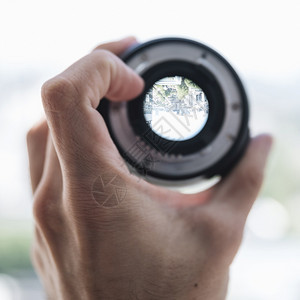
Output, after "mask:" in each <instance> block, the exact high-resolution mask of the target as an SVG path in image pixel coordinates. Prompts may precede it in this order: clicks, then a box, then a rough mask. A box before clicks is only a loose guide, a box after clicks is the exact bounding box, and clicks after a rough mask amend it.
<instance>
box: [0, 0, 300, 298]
mask: <svg viewBox="0 0 300 300" xmlns="http://www.w3.org/2000/svg"><path fill="white" fill-rule="evenodd" d="M299 15H300V2H299V0H285V1H278V0H272V1H271V0H251V1H248V0H245V1H238V0H228V1H216V0H209V1H207V0H206V1H202V0H199V1H190V0H185V1H174V0H173V1H170V0H159V1H157V0H152V1H143V0H139V1H137V0H136V1H134V0H128V1H126V0H123V1H110V0H106V1H105V0H102V1H92V0H85V1H76V0H73V1H62V0H52V1H42V0H39V1H38V0H26V1H22V0H9V1H8V0H1V1H0V145H1V147H0V162H1V163H0V299H1V300H21V299H22V300H23V299H26V300H27V299H30V300H31V299H44V296H43V292H42V287H41V285H40V283H39V281H38V279H37V277H36V275H35V273H34V271H33V269H32V266H31V263H30V258H29V250H30V241H31V238H32V227H33V219H32V213H31V205H32V197H31V191H30V183H29V175H28V174H29V173H28V160H27V154H26V139H25V136H26V132H27V130H28V129H29V128H30V126H31V125H32V124H33V123H35V122H36V121H37V120H39V119H40V118H41V117H42V116H43V110H42V106H41V101H40V87H41V85H42V83H43V82H44V81H46V80H47V79H48V78H50V77H52V76H54V75H56V74H57V73H58V72H60V71H62V70H63V69H65V68H66V67H67V66H68V65H70V64H71V63H72V62H74V61H75V60H77V59H79V58H80V57H81V56H83V55H85V54H87V53H88V52H89V51H91V50H92V49H93V48H94V47H95V46H96V45H97V44H98V43H100V42H105V41H109V40H114V39H119V38H122V37H124V36H127V35H135V36H136V37H137V38H138V39H139V40H140V41H141V42H143V41H146V40H149V39H152V38H157V37H166V36H180V37H187V38H192V39H196V40H198V41H200V42H204V43H206V44H208V45H209V46H211V47H212V48H214V49H216V50H218V51H219V52H220V53H222V54H223V55H224V56H225V57H226V58H227V59H228V60H229V61H230V62H231V63H232V65H233V66H234V67H235V68H236V69H237V71H238V73H239V74H240V75H241V77H242V79H243V81H244V83H245V86H246V88H247V91H248V94H249V98H250V106H251V132H252V134H253V135H255V134H257V133H260V132H270V133H272V134H273V136H274V137H275V145H274V148H273V152H272V156H271V158H270V161H269V165H268V170H267V174H266V180H265V183H264V186H263V189H262V191H261V193H260V195H259V197H258V199H257V201H256V203H255V205H254V207H253V210H252V212H251V214H250V216H249V219H248V222H247V227H246V231H245V238H244V241H243V244H242V247H241V249H240V251H239V254H238V255H237V257H236V259H235V261H234V263H233V265H232V268H231V281H230V287H229V294H228V297H227V299H228V300H240V299H243V300H282V299H284V300H299V299H300V238H299V237H300V184H299V179H300V178H299V175H300V159H299V156H300V139H299V134H300V55H299V53H300V41H299V32H300V18H299Z"/></svg>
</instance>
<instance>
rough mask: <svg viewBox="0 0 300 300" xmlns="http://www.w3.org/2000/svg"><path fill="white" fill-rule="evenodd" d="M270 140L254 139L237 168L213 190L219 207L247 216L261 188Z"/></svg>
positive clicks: (260, 137) (268, 137)
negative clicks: (222, 206)
mask: <svg viewBox="0 0 300 300" xmlns="http://www.w3.org/2000/svg"><path fill="white" fill-rule="evenodd" d="M271 145H272V138H271V137H270V136H268V135H261V136H258V137H256V138H254V139H253V140H252V141H251V143H250V145H249V147H248V150H247V152H246V153H245V155H244V157H243V159H242V160H241V162H240V163H239V164H238V166H237V167H236V168H235V169H234V170H233V171H232V173H230V174H229V176H228V177H227V178H225V179H224V180H223V181H221V183H220V184H219V185H218V186H217V187H216V189H215V197H216V199H217V201H218V202H219V205H220V204H221V205H224V207H227V208H228V209H229V210H231V211H232V212H233V213H238V214H241V215H243V216H247V215H248V213H249V211H250V209H251V207H252V205H253V202H254V201H255V199H256V198H257V195H258V193H259V190H260V188H261V185H262V182H263V177H264V170H265V166H266V163H267V158H268V155H269V152H270V149H271Z"/></svg>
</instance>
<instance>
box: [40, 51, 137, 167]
mask: <svg viewBox="0 0 300 300" xmlns="http://www.w3.org/2000/svg"><path fill="white" fill-rule="evenodd" d="M120 48H122V47H120ZM142 89H143V80H142V79H141V78H140V77H139V76H138V75H137V74H136V73H134V72H133V70H131V69H130V68H129V67H128V66H126V65H125V64H124V63H123V62H122V61H121V60H120V59H119V58H118V57H117V56H115V55H114V54H112V53H111V52H109V51H107V50H103V49H101V50H98V51H93V52H92V53H91V54H89V55H87V56H85V57H84V58H82V59H81V60H79V61H78V62H76V63H75V64H73V65H72V66H71V67H69V68H68V69H67V70H66V71H64V72H63V73H61V74H59V75H58V76H56V77H54V78H53V79H51V80H49V81H48V82H46V83H45V84H44V86H43V88H42V99H43V105H44V109H45V112H46V116H47V120H48V123H49V128H50V131H51V134H52V136H53V142H54V144H55V148H56V151H57V153H58V156H59V158H60V160H61V162H62V164H63V163H64V162H65V163H67V164H68V167H69V168H70V166H72V165H73V164H74V165H75V166H76V165H78V163H79V162H80V160H79V159H78V158H83V157H84V158H86V157H87V153H88V154H89V157H92V156H93V154H99V155H98V156H99V157H105V155H106V158H107V156H109V155H110V154H111V153H113V154H114V155H116V153H117V150H116V148H115V147H114V145H113V142H112V141H111V139H110V136H109V133H108V130H107V128H106V126H105V123H104V120H103V118H102V117H101V115H100V114H99V113H98V111H97V110H96V108H97V106H98V105H99V101H100V99H101V98H103V97H104V96H105V97H107V98H109V99H111V100H114V101H118V100H129V99H131V98H134V97H136V96H137V95H138V94H139V93H140V92H141V91H142ZM97 146H99V147H97ZM103 151H104V152H103ZM104 153H105V154H104Z"/></svg>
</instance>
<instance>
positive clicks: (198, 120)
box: [144, 76, 209, 141]
mask: <svg viewBox="0 0 300 300" xmlns="http://www.w3.org/2000/svg"><path fill="white" fill-rule="evenodd" d="M208 115H209V104H208V101H207V98H206V95H205V94H204V92H203V90H202V89H201V88H200V87H199V86H198V85H197V84H196V83H194V82H193V81H192V80H190V79H188V78H185V77H181V76H174V77H165V78H162V79H160V80H158V81H156V82H155V83H154V84H153V86H152V87H151V88H150V89H149V91H148V92H147V93H146V96H145V99H144V116H145V119H146V122H147V123H148V125H149V126H150V128H151V129H152V130H153V131H154V132H155V133H156V134H157V135H159V136H161V137H163V138H165V139H168V140H172V141H185V140H188V139H191V138H193V137H194V136H196V135H197V134H198V133H199V132H200V131H201V130H202V129H203V128H204V126H205V124H206V122H207V119H208Z"/></svg>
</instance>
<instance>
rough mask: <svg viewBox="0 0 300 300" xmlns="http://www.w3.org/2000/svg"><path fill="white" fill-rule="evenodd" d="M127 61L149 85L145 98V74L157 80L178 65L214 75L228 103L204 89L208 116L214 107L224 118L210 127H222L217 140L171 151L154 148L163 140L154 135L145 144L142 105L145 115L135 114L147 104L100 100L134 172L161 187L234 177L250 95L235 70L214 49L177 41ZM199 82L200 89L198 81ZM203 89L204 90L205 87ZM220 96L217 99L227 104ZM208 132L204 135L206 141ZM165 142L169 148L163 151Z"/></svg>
mask: <svg viewBox="0 0 300 300" xmlns="http://www.w3.org/2000/svg"><path fill="white" fill-rule="evenodd" d="M123 59H124V61H125V62H126V63H127V64H128V65H129V66H130V67H131V68H132V69H134V70H135V71H136V72H137V73H138V74H140V75H141V76H142V77H144V79H145V81H146V87H145V91H144V93H143V95H144V96H145V93H146V92H147V88H148V89H149V86H147V84H148V85H149V83H148V82H147V80H148V79H149V78H145V74H147V72H149V74H150V73H151V74H152V71H153V70H154V68H155V67H157V66H163V64H165V63H167V62H170V61H173V62H174V61H177V62H184V63H186V64H190V65H192V68H194V69H195V70H198V74H199V73H201V71H202V72H203V71H204V72H206V73H207V74H209V77H210V78H213V79H214V81H215V83H217V84H212V89H213V90H215V89H218V88H216V86H217V87H219V94H220V95H222V97H223V100H222V101H220V100H218V101H219V102H218V101H217V102H216V101H213V100H212V99H211V96H209V92H208V93H207V90H205V88H203V90H204V92H205V94H207V99H208V100H209V101H210V102H209V105H210V114H209V115H211V109H212V111H213V106H214V104H215V107H216V108H215V110H216V112H221V117H219V115H218V114H216V116H215V118H214V119H211V117H209V119H211V120H213V122H212V121H211V122H212V123H213V124H218V126H217V127H218V128H217V130H216V131H215V135H214V136H213V138H211V139H210V140H209V139H207V140H206V142H203V144H201V143H195V140H194V138H192V139H189V140H186V141H180V142H177V145H176V147H175V146H174V143H173V145H172V143H170V141H164V140H162V139H160V142H159V143H158V144H159V145H160V149H157V147H156V148H155V146H154V145H157V141H158V140H157V137H155V135H153V131H152V130H151V131H149V132H148V133H149V134H151V136H152V140H151V139H150V141H151V142H150V143H149V140H148V137H147V139H145V131H143V132H141V126H140V124H141V123H139V121H136V120H137V119H138V118H139V117H141V120H143V119H144V123H146V120H145V117H144V114H143V105H140V104H139V105H140V106H141V107H140V109H139V111H140V115H138V114H137V113H136V109H137V108H134V106H135V105H136V104H134V103H135V102H136V103H141V102H142V103H143V99H144V98H141V97H139V98H137V99H135V100H133V101H130V102H127V103H125V102H124V103H112V102H111V103H108V102H107V101H106V100H101V105H100V106H99V108H98V110H99V111H100V113H101V114H102V115H103V117H104V119H105V121H106V123H107V126H108V129H109V131H110V134H111V136H112V139H113V140H114V142H115V144H116V145H117V147H118V149H119V151H120V153H121V155H122V156H123V157H124V159H125V161H126V162H127V163H128V166H129V168H130V169H131V170H132V171H134V172H136V173H138V174H139V175H140V176H143V177H145V179H146V180H148V181H151V182H153V183H156V184H162V185H174V184H175V185H177V184H180V183H182V184H188V183H189V182H191V181H192V180H195V178H203V177H211V176H214V175H218V174H220V175H223V174H225V173H227V172H229V170H230V169H231V168H232V167H233V166H234V165H235V163H236V162H237V161H238V159H239V158H240V157H241V155H242V154H243V152H244V150H245V147H246V145H247V143H248V139H249V132H248V103H247V97H246V93H245V90H244V88H243V85H242V83H241V81H240V79H239V77H238V76H237V74H236V73H235V71H234V70H233V68H232V67H231V66H230V64H229V63H228V62H227V61H226V60H225V59H224V58H223V57H222V56H221V55H219V54H218V53H217V52H215V51H214V50H212V49H211V48H209V47H207V46H205V45H203V44H200V43H197V42H194V41H191V40H186V39H178V38H167V39H159V40H154V41H150V42H148V43H145V44H142V45H139V46H137V47H135V48H134V49H130V50H129V52H127V53H125V54H124V56H123ZM192 68H190V69H189V71H188V74H182V73H180V72H178V70H177V72H175V71H174V73H171V74H170V72H169V73H168V72H167V73H168V74H166V76H169V75H172V74H173V75H172V76H175V75H179V76H183V77H187V78H189V79H191V80H193V81H194V78H190V77H191V76H190V75H189V73H190V71H191V69H192ZM162 76H163V74H161V75H160V76H158V77H157V78H154V79H153V81H152V83H151V84H152V85H153V83H154V82H155V80H158V79H161V78H162ZM146 77H147V76H146ZM150 81H151V80H150ZM194 82H195V83H196V84H198V82H197V80H196V81H194ZM198 85H199V86H200V87H201V88H202V84H198ZM206 89H207V88H206ZM220 95H218V97H216V99H220V98H222V97H220ZM138 99H139V101H138ZM141 100H142V101H141ZM220 103H223V106H222V105H221V106H219V104H220ZM212 115H213V114H212ZM141 120H140V121H141ZM208 121H209V120H208ZM207 123H208V122H207ZM214 126H216V125H214ZM148 127H149V126H148ZM205 127H207V124H206V125H205ZM148 129H151V128H150V127H149V128H148ZM203 131H204V130H202V131H200V133H199V134H200V135H201V133H202V132H203ZM199 134H198V135H199ZM198 135H197V136H198ZM153 137H154V138H153ZM160 138H161V137H160ZM206 138H207V136H206ZM153 139H154V143H153ZM161 141H163V142H165V146H164V149H163V150H162V149H161V144H163V143H162V142H161ZM187 141H193V143H192V144H190V145H188V144H185V142H187ZM204 141H205V140H204ZM155 143H156V144H155ZM168 143H169V144H168ZM184 144H185V145H184ZM170 146H171V147H170ZM193 147H194V148H193ZM184 149H185V150H184Z"/></svg>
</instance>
